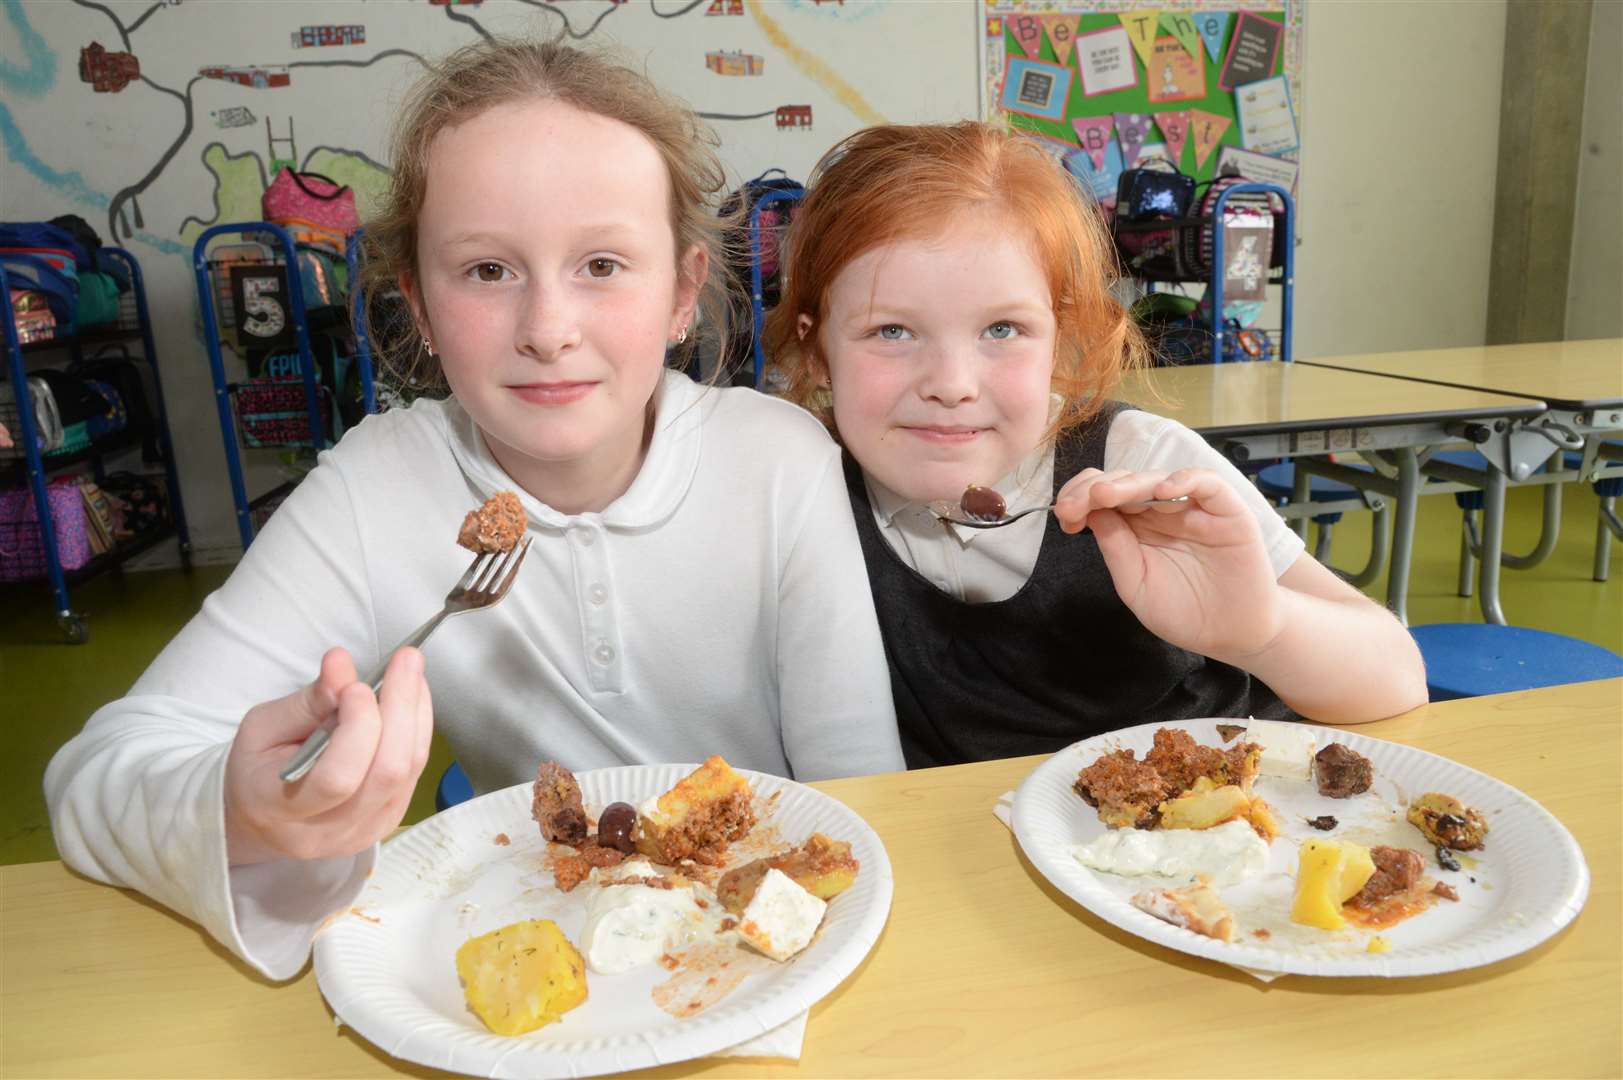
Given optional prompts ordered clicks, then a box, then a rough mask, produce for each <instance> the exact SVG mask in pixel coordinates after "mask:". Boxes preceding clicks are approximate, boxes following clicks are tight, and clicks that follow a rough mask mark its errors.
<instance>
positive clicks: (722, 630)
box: [45, 373, 905, 979]
mask: <svg viewBox="0 0 1623 1080" xmlns="http://www.w3.org/2000/svg"><path fill="white" fill-rule="evenodd" d="M500 490H517V491H518V495H519V498H520V500H521V502H522V503H523V504H524V507H525V510H526V511H527V512H528V515H529V520H530V531H531V533H532V534H533V535H534V537H535V541H534V544H533V545H532V547H531V550H530V552H529V555H528V556H527V558H526V560H525V563H524V566H523V569H522V570H521V572H520V574H519V577H518V579H517V581H516V582H515V583H514V585H513V588H512V591H511V592H510V593H509V594H508V596H507V597H506V598H505V599H504V600H503V601H502V603H501V604H499V605H498V606H496V607H495V608H493V609H491V610H488V611H480V612H475V613H471V614H467V615H462V616H458V617H457V618H455V619H452V620H451V621H449V622H447V623H446V624H445V625H444V626H443V627H442V628H441V629H440V630H439V632H438V633H437V634H436V635H435V637H434V638H433V639H432V640H431V641H430V642H429V643H428V645H427V647H426V649H425V650H424V656H425V659H426V670H427V678H428V683H429V686H430V689H431V691H432V693H433V697H434V722H435V724H436V726H437V729H438V730H439V731H440V732H441V733H442V734H443V735H444V736H445V737H446V739H447V740H448V741H449V743H450V745H451V747H452V749H453V750H454V751H455V753H456V756H457V759H458V761H459V762H460V763H461V764H462V767H463V768H464V769H465V770H466V772H467V774H468V776H469V778H470V779H471V781H472V782H473V786H474V788H475V790H477V791H491V790H495V789H498V788H501V787H504V786H507V785H510V784H515V783H520V782H524V781H528V780H530V779H533V777H534V774H535V769H536V766H537V765H538V764H539V763H540V762H541V761H543V760H552V761H558V762H561V763H562V764H564V765H566V766H567V767H569V768H571V769H574V770H577V771H578V770H582V769H592V768H598V767H602V766H611V765H623V764H630V763H643V762H686V761H699V760H702V759H703V758H704V757H705V756H707V755H709V754H720V755H722V756H723V757H725V758H726V759H727V760H728V761H729V762H730V763H732V764H734V765H736V766H740V767H745V768H750V769H757V770H761V771H765V772H771V773H777V774H781V775H792V776H795V777H797V778H799V779H803V780H804V779H818V778H823V777H830V776H842V775H854V774H859V773H869V772H882V771H892V770H900V769H903V768H904V767H905V765H904V763H903V760H902V753H901V746H900V743H899V741H898V738H897V733H896V719H895V712H894V709H893V707H892V704H891V696H890V679H889V674H888V672H887V669H886V666H885V658H884V650H883V647H882V646H881V643H880V638H879V630H878V626H877V623H876V621H875V618H874V613H873V602H872V598H871V595H870V593H869V589H868V581H867V573H866V571H865V569H864V567H863V562H862V554H861V551H860V549H859V547H858V544H857V537H856V531H855V528H854V527H853V525H852V520H851V510H850V503H849V501H848V499H847V496H846V492H845V485H844V481H843V477H842V474H841V470H840V461H839V452H838V449H837V448H836V447H835V445H834V443H833V442H832V440H830V439H829V438H828V436H827V434H826V433H825V432H824V431H823V429H822V428H821V426H820V425H819V424H818V423H817V422H816V421H815V420H813V419H812V418H811V417H810V416H809V415H807V414H806V413H804V412H802V411H800V410H799V409H797V408H795V407H794V406H791V405H788V404H785V403H783V402H780V401H775V400H772V399H770V398H767V397H764V396H762V395H759V394H756V393H755V392H753V391H750V390H734V389H714V388H705V387H700V386H697V385H695V384H694V383H693V382H692V381H691V380H689V379H687V378H686V377H685V376H682V375H678V374H675V373H669V374H667V376H666V377H665V379H664V381H663V383H662V384H661V387H660V391H659V393H658V394H657V396H656V410H655V421H654V433H653V437H652V440H651V442H650V445H649V449H648V454H647V458H646V460H645V461H644V464H643V467H642V469H641V471H640V472H639V473H638V475H637V477H636V479H635V480H634V481H633V483H632V485H631V487H630V488H629V489H628V490H627V491H626V492H625V494H624V495H622V496H621V497H620V498H619V499H617V500H616V501H615V502H613V503H612V504H611V505H610V506H608V507H607V508H606V509H604V510H603V511H602V512H601V513H587V514H578V515H572V516H571V515H564V514H560V513H558V512H556V511H554V510H552V509H551V508H549V507H547V506H545V505H543V504H542V503H540V502H538V501H537V500H535V499H534V498H532V497H530V496H529V495H527V494H526V493H524V492H523V491H522V490H518V489H517V485H516V484H514V483H513V481H512V480H511V479H510V478H508V476H507V475H506V473H505V472H504V471H503V470H502V469H501V467H500V466H499V465H498V464H497V463H496V461H495V460H494V458H492V456H491V455H490V452H489V450H488V448H487V447H486V445H485V443H484V440H483V437H482V436H481V435H480V433H479V431H478V429H477V428H476V427H475V425H474V424H473V422H472V420H471V419H470V418H469V417H468V415H467V413H466V412H464V411H463V410H462V408H461V407H460V406H458V405H457V404H456V402H455V401H454V400H449V401H443V402H418V403H417V404H416V405H414V406H412V407H411V408H410V409H406V410H400V411H395V412H390V413H386V414H383V415H380V416H375V417H370V418H368V419H367V420H366V421H365V422H364V423H362V424H361V425H360V426H359V427H357V428H356V429H355V430H354V431H352V432H350V433H349V434H348V435H347V436H345V438H344V439H343V440H342V441H341V442H340V443H339V445H338V446H337V447H336V448H334V449H333V450H331V451H328V452H326V453H324V454H322V456H321V460H320V464H319V465H318V467H317V468H316V469H315V470H314V471H313V472H311V474H310V475H309V476H308V477H307V478H306V479H305V480H304V481H303V482H302V483H301V484H300V485H299V486H298V488H296V489H295V490H294V492H293V493H292V495H291V496H290V497H289V498H288V500H287V501H286V502H285V503H284V504H283V505H282V506H281V507H280V508H279V509H278V510H277V511H276V513H275V515H274V516H273V517H272V518H271V519H270V521H269V522H268V523H267V524H266V526H265V528H264V529H263V530H262V531H261V533H260V534H259V536H258V537H257V538H256V539H255V540H254V543H253V545H252V546H251V547H250V548H249V549H248V551H247V552H246V553H245V554H244V556H243V559H242V562H241V563H240V564H239V565H238V567H237V569H236V570H235V572H233V573H232V575H231V577H230V579H229V580H228V581H227V582H226V583H225V584H224V585H223V586H222V587H221V588H220V589H219V591H217V592H216V593H214V594H213V595H211V596H210V597H209V598H208V599H207V600H206V601H205V602H204V604H203V608H202V610H201V612H200V613H199V614H198V615H197V616H196V617H195V618H194V619H193V620H192V621H191V622H189V623H188V624H187V625H186V627H185V628H184V629H182V630H181V632H180V633H179V634H178V635H177V636H176V637H175V639H174V640H173V641H172V642H170V644H169V645H168V646H167V647H166V648H165V649H164V650H163V652H162V653H161V654H160V655H159V656H158V658H157V659H156V660H155V661H154V662H153V664H152V666H151V667H150V668H148V669H147V671H146V672H145V674H143V675H142V676H141V678H140V679H139V681H137V682H136V684H135V686H134V687H133V688H132V689H131V690H130V692H129V694H128V695H127V696H126V697H124V698H122V699H120V700H118V701H115V702H113V703H112V704H110V705H107V706H105V707H103V708H102V709H100V710H98V711H97V712H96V713H95V715H94V716H92V717H91V718H90V721H89V723H88V724H87V725H86V727H85V729H84V731H83V732H81V733H80V734H79V735H77V736H76V737H75V738H74V739H73V740H72V741H70V742H69V743H67V744H66V745H65V746H64V747H63V748H62V749H61V750H60V751H59V752H58V753H57V754H56V756H55V758H54V759H53V760H52V761H51V764H50V767H49V768H48V770H47V771H46V776H45V791H46V800H47V803H48V804H49V807H50V812H51V825H52V829H53V830H54V833H55V838H56V843H57V847H58V850H59V851H60V852H61V854H62V858H63V861H64V862H66V863H67V864H68V865H69V866H71V867H73V868H74V869H76V870H78V871H79V872H81V873H83V874H86V875H88V876H90V877H92V878H95V879H97V880H100V881H105V882H108V883H111V884H116V885H120V886H125V887H129V888H134V889H138V890H140V891H141V892H143V893H146V894H147V895H149V896H151V897H153V898H154V899H156V900H158V901H159V902H161V903H163V904H165V905H166V906H168V907H170V908H172V909H174V910H175V911H177V912H179V913H181V914H182V915H185V916H186V917H188V918H191V919H194V920H196V921H197V922H198V923H200V924H201V925H202V926H203V927H204V928H205V929H207V930H208V931H209V933H211V934H213V935H214V937H216V938H217V939H219V940H220V941H221V942H222V943H224V944H225V945H226V946H228V947H229V948H230V949H232V951H234V952H235V953H237V955H239V956H241V957H242V958H243V959H244V960H246V961H247V962H248V963H249V964H251V965H253V966H254V967H256V968H258V969H259V970H260V971H261V972H263V973H264V974H265V975H267V976H269V977H271V978H277V979H282V978H289V977H291V976H292V975H294V974H296V973H297V972H298V970H299V969H300V968H301V967H302V966H303V964H304V962H305V960H306V958H307V957H308V955H309V951H310V942H311V940H312V936H313V934H314V931H315V929H316V927H317V926H318V925H319V924H320V922H321V921H322V920H323V919H324V918H325V917H326V916H327V915H328V914H330V913H331V912H333V911H335V910H338V909H341V908H343V907H345V906H347V905H348V904H349V903H351V902H352V901H353V898H354V897H355V895H356V894H357V893H358V892H359V890H360V888H361V886H362V884H363V883H364V881H365V879H366V876H367V874H368V873H370V871H371V868H372V866H373V863H374V861H375V859H376V857H377V850H376V848H375V847H374V848H373V849H372V850H370V851H367V852H363V853H361V854H360V855H357V856H354V857H343V858H334V859H325V860H305V861H299V860H284V861H280V862H273V863H267V864H263V865H259V866H247V867H229V866H228V864H227V858H226V850H225V832H224V812H223V805H224V804H223V779H224V771H225V759H226V754H227V751H228V749H229V746H230V743H231V740H232V738H233V737H234V735H235V733H236V729H237V725H238V723H239V722H240V721H241V719H242V716H243V714H244V713H245V712H246V711H247V710H248V709H249V708H250V707H252V706H253V705H255V704H258V703H260V702H264V701H269V700H272V699H275V698H278V697H281V696H283V695H285V694H288V693H290V692H292V691H293V690H295V689H296V688H298V687H300V686H302V685H304V684H307V683H309V682H310V681H311V680H312V679H314V678H315V676H316V674H317V671H318V669H319V666H320V660H321V656H322V654H323V652H324V651H326V650H327V649H328V648H331V647H332V646H334V645H341V646H343V647H344V648H346V649H348V650H349V651H350V653H351V654H352V655H353V656H354V658H355V662H356V666H357V667H358V668H359V669H360V670H361V671H362V672H365V671H366V670H368V669H369V668H370V667H371V666H373V665H374V664H376V663H377V662H379V661H380V660H381V659H382V658H383V650H386V649H390V648H392V647H393V646H394V645H395V644H396V643H397V642H399V641H400V640H401V639H403V638H404V637H405V636H406V635H407V634H409V633H410V632H411V631H412V630H414V629H416V627H417V626H418V625H419V624H420V623H422V621H423V620H424V619H426V618H427V617H428V616H429V615H431V614H433V613H434V612H435V611H437V610H439V607H440V605H441V604H442V602H443V600H444V596H445V593H446V591H447V590H448V589H449V588H450V586H451V585H452V584H453V583H454V582H455V581H456V580H457V579H458V578H459V577H460V576H461V575H462V573H463V571H464V570H466V569H467V566H468V563H469V561H470V559H471V555H470V554H469V552H467V551H466V550H464V549H462V548H460V547H458V546H457V545H456V542H455V541H456V533H457V529H458V526H459V525H460V523H461V521H462V518H463V515H464V514H466V513H467V511H468V510H470V509H473V508H474V507H475V506H477V505H478V504H479V503H480V502H481V501H482V500H484V499H485V498H487V497H488V496H490V495H491V494H493V493H494V492H496V491H500Z"/></svg>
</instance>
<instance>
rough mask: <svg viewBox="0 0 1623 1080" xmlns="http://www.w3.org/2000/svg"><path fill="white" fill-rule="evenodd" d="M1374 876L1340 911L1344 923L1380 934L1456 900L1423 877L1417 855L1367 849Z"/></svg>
mask: <svg viewBox="0 0 1623 1080" xmlns="http://www.w3.org/2000/svg"><path fill="white" fill-rule="evenodd" d="M1370 855H1371V857H1372V858H1373V860H1374V863H1375V873H1374V874H1372V875H1370V879H1369V881H1367V882H1365V884H1364V887H1363V888H1362V889H1360V890H1359V891H1358V894H1357V895H1356V896H1354V897H1353V898H1352V899H1351V900H1349V901H1348V902H1347V905H1346V906H1345V907H1344V908H1343V909H1342V913H1343V914H1344V915H1346V917H1347V921H1348V922H1352V923H1355V924H1357V925H1358V926H1363V927H1367V928H1369V929H1372V930H1379V929H1382V928H1384V927H1388V926H1393V925H1395V924H1397V923H1399V922H1402V921H1403V920H1404V919H1407V918H1409V917H1410V916H1411V915H1418V914H1420V913H1421V912H1422V911H1425V910H1426V909H1427V908H1429V907H1431V905H1432V904H1434V903H1436V902H1437V901H1438V900H1439V899H1447V900H1458V899H1459V898H1460V897H1459V894H1458V893H1457V892H1455V891H1454V890H1453V889H1451V888H1450V887H1448V886H1447V885H1441V886H1439V884H1438V883H1437V882H1435V881H1433V880H1431V879H1430V878H1428V877H1426V876H1425V869H1426V863H1425V860H1424V859H1422V858H1421V857H1420V853H1419V852H1415V851H1410V850H1409V849H1408V848H1400V847H1391V846H1388V845H1384V844H1383V845H1378V846H1376V847H1373V848H1371V849H1370Z"/></svg>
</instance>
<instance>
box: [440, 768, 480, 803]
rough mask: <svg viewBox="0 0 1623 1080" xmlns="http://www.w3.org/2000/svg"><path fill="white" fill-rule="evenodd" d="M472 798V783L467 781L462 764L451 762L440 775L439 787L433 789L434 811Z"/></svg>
mask: <svg viewBox="0 0 1623 1080" xmlns="http://www.w3.org/2000/svg"><path fill="white" fill-rule="evenodd" d="M471 798H473V785H472V784H471V783H469V782H468V774H467V773H465V772H463V771H462V766H461V765H458V764H457V763H456V762H454V761H453V762H451V764H450V766H449V767H448V768H447V769H446V770H445V772H444V774H443V775H441V776H440V784H439V787H437V788H435V789H434V811H435V813H438V812H439V811H441V810H445V809H448V808H450V807H453V806H455V805H456V804H457V803H464V802H467V801H468V800H469V799H471Z"/></svg>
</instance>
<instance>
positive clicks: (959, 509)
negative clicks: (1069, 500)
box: [930, 495, 1189, 529]
mask: <svg viewBox="0 0 1623 1080" xmlns="http://www.w3.org/2000/svg"><path fill="white" fill-rule="evenodd" d="M1188 501H1189V496H1187V495H1179V496H1178V497H1177V498H1175V499H1141V500H1140V501H1138V502H1130V503H1123V504H1122V505H1120V506H1112V507H1109V509H1111V510H1136V509H1138V508H1139V507H1141V506H1158V505H1171V504H1182V503H1187V502H1188ZM1054 505H1055V504H1054V503H1045V504H1044V505H1042V506H1033V507H1031V508H1030V509H1028V510H1021V511H1019V512H1018V513H1014V514H1004V515H1003V516H1002V517H1000V518H993V519H991V520H987V519H985V518H976V517H970V516H969V515H968V514H967V513H965V512H964V509H963V506H962V504H960V503H955V502H952V501H951V500H948V499H937V500H936V501H935V502H932V503H931V504H930V513H932V514H934V515H935V516H936V517H937V518H939V519H940V520H942V521H945V522H948V523H949V524H952V525H962V526H964V527H966V528H970V529H1001V528H1003V526H1005V525H1013V524H1014V523H1015V522H1017V521H1019V520H1020V519H1021V518H1023V517H1025V516H1026V515H1027V514H1045V513H1047V512H1048V511H1050V510H1052V509H1054Z"/></svg>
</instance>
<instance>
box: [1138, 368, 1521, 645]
mask: <svg viewBox="0 0 1623 1080" xmlns="http://www.w3.org/2000/svg"><path fill="white" fill-rule="evenodd" d="M1117 396H1119V397H1121V398H1122V399H1123V400H1126V401H1130V402H1132V403H1133V404H1135V405H1138V406H1140V407H1141V408H1144V409H1147V410H1149V411H1150V412H1154V413H1158V414H1159V415H1162V416H1168V417H1171V418H1172V419H1175V420H1177V421H1179V422H1181V423H1183V424H1184V425H1186V426H1188V427H1190V428H1193V429H1194V430H1195V431H1198V432H1200V434H1202V435H1204V436H1205V437H1206V439H1207V440H1208V441H1209V442H1211V443H1212V444H1213V445H1215V446H1216V447H1217V448H1218V449H1220V450H1222V451H1223V452H1224V453H1226V454H1227V455H1228V456H1229V457H1230V458H1231V459H1233V460H1234V461H1235V462H1236V463H1243V462H1245V461H1248V460H1262V459H1269V458H1292V459H1294V460H1295V463H1296V470H1295V471H1296V490H1295V493H1294V494H1293V496H1292V498H1291V502H1290V504H1289V505H1287V506H1285V507H1283V508H1281V511H1280V512H1281V513H1282V514H1284V515H1285V516H1286V518H1287V520H1292V521H1294V522H1295V526H1294V527H1296V528H1297V529H1298V530H1299V531H1301V532H1304V533H1305V531H1306V522H1307V518H1309V517H1314V516H1318V515H1320V514H1326V513H1334V512H1337V511H1340V510H1348V509H1359V510H1363V509H1373V510H1374V511H1375V512H1376V519H1375V523H1374V526H1373V529H1372V541H1371V544H1370V560H1369V563H1368V564H1367V565H1366V566H1365V568H1364V570H1363V571H1362V572H1360V573H1358V574H1354V575H1352V580H1353V582H1354V584H1356V585H1360V586H1362V585H1367V584H1369V583H1370V582H1371V581H1373V580H1374V579H1375V578H1376V576H1377V575H1378V574H1379V573H1380V571H1381V569H1382V566H1383V563H1384V560H1385V557H1386V547H1385V544H1386V522H1385V519H1384V514H1385V512H1386V503H1385V502H1384V501H1382V499H1381V498H1372V497H1371V496H1370V495H1368V494H1367V493H1375V495H1376V496H1381V497H1384V498H1385V499H1389V500H1391V503H1392V538H1391V545H1392V546H1391V560H1392V565H1391V572H1390V573H1389V574H1388V576H1387V587H1386V603H1387V606H1388V607H1389V608H1391V609H1392V610H1393V612H1395V613H1396V614H1397V616H1398V618H1400V619H1404V620H1405V621H1407V619H1406V610H1407V606H1408V595H1409V567H1410V561H1411V557H1412V553H1413V550H1414V522H1415V517H1416V513H1417V507H1418V502H1419V497H1420V494H1421V491H1422V488H1423V487H1425V481H1424V479H1423V477H1422V475H1421V469H1420V462H1421V455H1422V453H1423V452H1424V451H1426V450H1427V449H1428V448H1430V447H1435V446H1438V445H1440V444H1444V443H1449V442H1458V441H1459V440H1460V439H1461V437H1462V436H1461V432H1462V431H1463V430H1464V425H1467V424H1476V425H1482V426H1484V427H1487V428H1490V429H1491V428H1492V427H1494V426H1497V425H1504V426H1506V427H1508V426H1510V425H1512V424H1515V423H1518V422H1522V421H1526V420H1530V419H1532V418H1534V417H1537V416H1539V415H1541V414H1542V413H1544V412H1545V405H1544V403H1543V402H1542V401H1538V400H1532V399H1528V398H1525V397H1520V396H1516V395H1509V394H1500V393H1495V392H1492V391H1488V390H1476V389H1468V388H1462V387H1457V386H1444V385H1440V384H1434V383H1428V382H1413V381H1409V380H1404V379H1394V378H1390V377H1387V376H1383V375H1379V374H1368V373H1364V372H1359V371H1346V370H1338V369H1334V368H1329V367H1319V366H1312V365H1308V364H1304V363H1288V364H1287V363H1280V362H1277V361H1273V362H1267V363H1238V364H1191V365H1188V366H1185V367H1164V368H1151V369H1149V370H1146V371H1140V372H1135V373H1134V374H1133V375H1132V376H1131V377H1129V378H1128V379H1127V380H1126V381H1125V382H1124V384H1123V386H1122V388H1121V389H1120V391H1118V394H1117ZM1353 452H1358V453H1361V454H1363V455H1364V456H1365V458H1366V460H1369V461H1370V462H1371V463H1372V464H1373V465H1375V466H1376V467H1377V468H1378V469H1384V470H1385V471H1384V472H1382V471H1376V472H1367V471H1358V470H1355V469H1352V468H1350V467H1348V466H1346V465H1341V464H1337V463H1335V462H1331V461H1328V460H1327V459H1326V455H1327V454H1331V453H1353ZM1310 473H1314V474H1318V475H1322V476H1327V477H1330V478H1332V479H1336V480H1341V481H1343V482H1345V483H1347V484H1350V485H1351V486H1353V487H1355V488H1357V489H1359V491H1360V492H1363V493H1366V494H1364V495H1360V496H1358V497H1355V498H1349V499H1347V500H1344V501H1338V502H1329V503H1327V502H1323V501H1320V502H1314V501H1312V500H1310V499H1309V498H1308V484H1309V482H1310V476H1309V474H1310ZM1436 490H1438V491H1443V490H1457V488H1443V487H1437V488H1436ZM1498 509H1499V513H1498V514H1497V516H1493V515H1485V518H1486V520H1485V523H1484V526H1483V534H1484V537H1487V538H1488V539H1487V540H1486V541H1485V543H1487V544H1488V545H1489V546H1491V547H1492V549H1493V550H1494V551H1495V552H1497V550H1498V545H1499V544H1500V537H1501V536H1502V534H1503V533H1502V524H1503V519H1504V515H1503V506H1502V503H1501V505H1500V506H1499V508H1498ZM1490 526H1491V528H1490ZM1490 533H1491V537H1490V535H1489V534H1490ZM1484 566H1486V562H1485V563H1484ZM1493 566H1494V569H1495V572H1497V568H1498V562H1497V561H1495V562H1494V563H1493ZM1494 584H1495V586H1496V584H1497V577H1495V578H1494ZM1493 591H1494V595H1495V596H1497V588H1496V587H1495V588H1494V590H1493ZM1496 621H1498V622H1503V621H1504V618H1503V616H1500V617H1499V618H1498V619H1497V620H1496Z"/></svg>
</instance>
